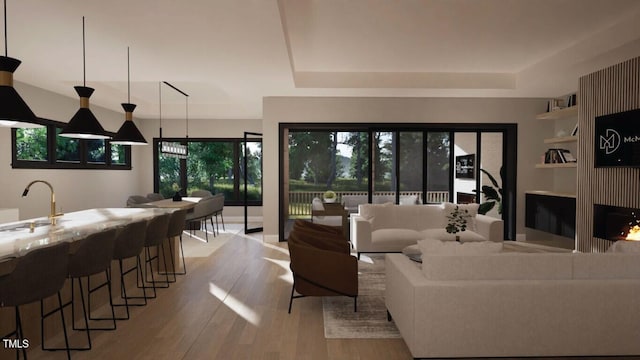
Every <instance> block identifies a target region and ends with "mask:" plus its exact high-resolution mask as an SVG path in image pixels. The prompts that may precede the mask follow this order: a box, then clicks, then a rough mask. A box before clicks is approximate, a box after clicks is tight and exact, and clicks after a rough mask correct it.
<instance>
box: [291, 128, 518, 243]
mask: <svg viewBox="0 0 640 360" xmlns="http://www.w3.org/2000/svg"><path fill="white" fill-rule="evenodd" d="M347 126H348V127H349V128H345V129H344V130H342V129H340V127H339V126H336V124H313V125H312V126H309V125H308V124H281V126H280V127H281V134H282V136H283V139H284V140H285V141H283V142H282V145H281V146H282V147H281V150H282V151H281V154H282V155H281V156H282V159H281V164H283V168H282V169H281V179H282V181H281V184H282V185H281V191H280V195H281V204H283V205H284V206H281V223H280V229H281V238H282V239H286V234H287V233H288V231H286V229H287V228H288V227H289V226H290V225H291V222H292V220H293V219H310V218H311V208H312V201H313V199H314V198H316V197H317V198H322V195H323V193H324V192H325V191H327V190H332V191H334V192H336V193H337V195H338V200H339V201H342V202H343V204H345V209H346V208H350V210H352V211H353V209H356V210H355V211H357V203H358V202H359V203H364V202H368V203H387V202H391V203H395V204H400V205H408V204H423V203H430V204H437V203H442V202H456V203H469V202H476V203H479V204H481V208H482V209H487V211H488V213H487V214H488V215H490V216H495V217H499V218H503V219H504V220H505V229H509V231H508V233H507V232H505V238H507V239H510V238H513V237H515V232H514V231H513V230H514V226H513V224H511V225H509V224H508V223H507V222H513V223H515V220H514V219H515V200H514V199H515V171H516V166H515V160H516V157H515V153H516V146H515V141H513V139H515V138H516V135H517V126H516V125H515V124H447V125H443V124H438V125H437V126H436V125H432V124H410V125H407V124H404V125H395V124H384V125H377V126H376V128H369V127H367V126H366V125H361V124H348V125H347ZM358 128H359V130H358ZM505 139H512V141H505ZM507 175H508V176H507ZM369 179H371V181H369ZM496 194H497V195H496ZM503 194H507V195H508V196H507V198H508V199H509V201H506V202H503V201H502V200H503ZM354 201H355V203H354V204H351V203H352V202H354ZM347 202H349V204H347ZM485 203H493V207H492V208H491V209H488V207H489V205H491V204H485ZM511 232H513V234H511Z"/></svg>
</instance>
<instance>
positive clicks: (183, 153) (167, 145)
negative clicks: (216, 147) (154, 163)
mask: <svg viewBox="0 0 640 360" xmlns="http://www.w3.org/2000/svg"><path fill="white" fill-rule="evenodd" d="M162 83H165V84H166V85H167V86H169V87H171V88H172V89H173V90H175V91H177V92H179V93H180V94H182V95H184V97H185V101H186V117H185V119H186V130H185V139H186V142H187V143H188V141H189V95H187V93H185V92H184V91H182V90H180V89H178V88H177V87H175V86H173V85H171V84H170V83H168V82H166V81H163V82H161V83H160V102H159V103H160V152H161V153H162V154H163V155H164V156H167V157H174V158H178V159H186V158H187V156H188V155H189V148H188V145H186V144H181V143H179V142H176V141H171V142H166V141H165V142H163V141H162Z"/></svg>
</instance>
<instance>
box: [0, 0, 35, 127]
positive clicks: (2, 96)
mask: <svg viewBox="0 0 640 360" xmlns="http://www.w3.org/2000/svg"><path fill="white" fill-rule="evenodd" d="M7 49H8V46H7V0H4V56H0V104H2V106H1V107H0V127H13V128H39V127H42V126H43V125H40V124H38V123H37V121H38V117H37V116H36V115H35V114H34V113H33V111H31V109H30V108H29V105H27V103H26V102H24V100H22V97H20V94H18V92H17V91H16V89H15V88H14V87H13V73H14V72H15V71H16V69H17V68H18V66H20V63H21V61H20V60H18V59H14V58H10V57H9V56H8V51H7Z"/></svg>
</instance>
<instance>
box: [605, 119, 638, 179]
mask: <svg viewBox="0 0 640 360" xmlns="http://www.w3.org/2000/svg"><path fill="white" fill-rule="evenodd" d="M594 148H595V167H640V109H637V110H630V111H625V112H621V113H616V114H610V115H603V116H598V117H596V121H595V146H594Z"/></svg>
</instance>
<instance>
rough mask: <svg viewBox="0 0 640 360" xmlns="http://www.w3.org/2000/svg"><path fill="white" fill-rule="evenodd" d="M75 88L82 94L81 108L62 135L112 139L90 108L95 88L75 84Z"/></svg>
mask: <svg viewBox="0 0 640 360" xmlns="http://www.w3.org/2000/svg"><path fill="white" fill-rule="evenodd" d="M74 89H76V92H77V93H78V96H80V109H78V111H77V112H76V114H75V115H73V117H72V118H71V120H70V121H69V123H68V124H67V126H65V128H64V129H63V130H62V131H61V132H60V136H64V137H68V138H75V139H110V138H111V136H110V135H109V134H107V133H106V131H105V130H104V128H103V127H102V125H100V122H98V119H96V117H95V116H94V115H93V113H92V112H91V110H90V109H89V98H90V97H91V94H93V88H90V87H86V86H74Z"/></svg>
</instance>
